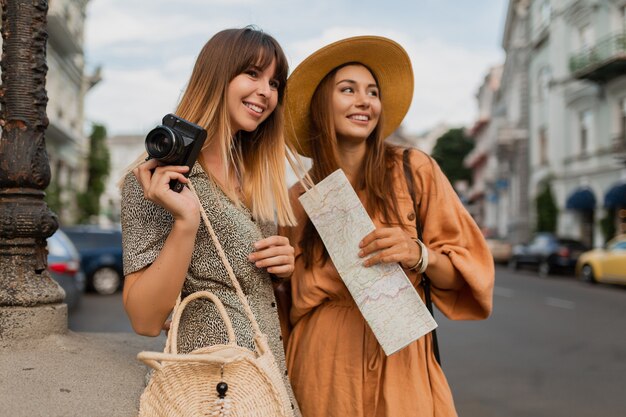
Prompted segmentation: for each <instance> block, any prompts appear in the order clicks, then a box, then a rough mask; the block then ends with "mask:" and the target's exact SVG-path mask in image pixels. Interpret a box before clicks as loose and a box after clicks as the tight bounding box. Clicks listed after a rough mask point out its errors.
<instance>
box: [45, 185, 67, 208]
mask: <svg viewBox="0 0 626 417" xmlns="http://www.w3.org/2000/svg"><path fill="white" fill-rule="evenodd" d="M44 201H45V202H46V204H47V205H48V207H49V208H50V210H52V211H53V212H55V213H57V214H58V213H60V212H61V210H62V208H63V207H62V205H61V189H60V188H59V184H58V183H57V182H56V181H52V182H50V184H49V185H48V188H46V196H45V197H44Z"/></svg>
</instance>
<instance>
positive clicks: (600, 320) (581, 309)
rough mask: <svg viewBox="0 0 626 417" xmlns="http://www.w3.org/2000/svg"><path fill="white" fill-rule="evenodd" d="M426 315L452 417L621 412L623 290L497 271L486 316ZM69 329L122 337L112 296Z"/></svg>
mask: <svg viewBox="0 0 626 417" xmlns="http://www.w3.org/2000/svg"><path fill="white" fill-rule="evenodd" d="M435 316H436V317H435V318H436V319H437V321H438V323H439V325H440V327H439V330H438V332H439V343H440V348H441V355H442V362H443V368H444V370H445V372H446V375H447V376H448V380H449V382H450V385H451V387H452V391H453V393H454V396H455V402H456V404H457V410H458V413H459V416H460V417H504V416H506V417H543V416H545V417H548V416H549V417H589V416H593V415H602V416H606V417H612V416H614V417H619V416H623V415H624V412H625V411H624V410H626V395H624V393H625V391H624V382H625V381H626V331H625V330H626V288H620V287H614V286H607V285H596V286H591V285H588V284H585V283H582V282H579V281H577V280H575V279H574V278H573V277H571V276H551V277H549V278H539V277H538V276H537V275H536V273H535V272H533V271H520V272H512V271H509V270H508V269H506V268H498V269H497V273H496V287H495V294H494V312H493V315H492V317H491V318H490V319H488V320H486V321H481V322H452V321H449V320H447V319H445V318H444V317H443V316H442V315H441V313H438V312H436V313H435ZM70 329H71V330H74V331H82V332H90V331H95V332H124V331H132V330H131V328H130V324H129V323H128V320H127V318H126V315H125V313H124V311H123V308H122V304H121V294H120V293H118V294H116V295H113V296H109V297H106V296H97V295H94V294H86V295H85V296H84V297H83V300H82V305H81V306H80V307H79V309H78V311H77V312H75V313H74V314H73V315H72V316H71V317H70ZM419 400H420V399H419V398H417V397H416V398H415V401H419Z"/></svg>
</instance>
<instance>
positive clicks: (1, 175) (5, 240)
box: [0, 0, 64, 336]
mask: <svg viewBox="0 0 626 417" xmlns="http://www.w3.org/2000/svg"><path fill="white" fill-rule="evenodd" d="M0 4H1V5H2V39H3V44H2V59H1V61H0V67H1V69H2V85H1V86H0V128H1V129H2V137H1V139H0V309H2V307H8V306H21V307H29V306H35V305H42V304H51V303H59V302H61V301H62V300H63V297H64V294H63V290H62V289H61V288H60V287H59V286H58V284H57V283H56V282H55V281H54V280H53V279H52V278H51V277H50V275H49V274H48V272H47V270H46V267H47V251H46V238H48V237H49V236H51V235H52V233H54V231H55V230H56V229H57V228H58V220H57V217H56V215H55V214H54V213H52V212H51V211H50V210H49V208H48V206H47V205H46V203H45V202H44V189H45V188H46V187H47V186H48V184H49V183H50V167H49V165H48V155H47V153H46V147H45V139H44V132H45V130H46V127H47V126H48V119H47V117H46V104H47V102H48V97H47V94H46V89H45V80H46V73H47V71H48V67H47V65H46V41H47V37H48V35H47V33H46V15H47V12H48V2H47V1H45V0H0ZM6 311H8V310H6V309H5V312H6ZM5 324H7V323H5ZM9 324H10V323H9ZM1 333H2V331H1V330H0V336H2V335H1Z"/></svg>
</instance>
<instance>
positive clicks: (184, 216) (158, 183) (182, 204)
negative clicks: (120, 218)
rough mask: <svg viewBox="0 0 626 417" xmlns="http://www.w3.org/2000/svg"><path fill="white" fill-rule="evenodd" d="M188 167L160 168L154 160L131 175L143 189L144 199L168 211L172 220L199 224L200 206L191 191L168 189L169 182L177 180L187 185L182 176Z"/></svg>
mask: <svg viewBox="0 0 626 417" xmlns="http://www.w3.org/2000/svg"><path fill="white" fill-rule="evenodd" d="M188 170H189V167H188V166H184V165H183V166H173V165H166V166H160V165H159V163H158V161H157V160H155V159H149V160H147V161H146V162H144V163H142V164H141V165H139V166H138V167H137V168H135V169H134V170H133V174H134V175H135V178H137V181H138V182H139V184H140V185H141V188H142V189H143V194H144V197H145V198H146V199H148V200H150V201H152V202H153V203H155V204H158V205H159V206H161V207H163V208H164V209H165V210H167V211H169V212H170V213H171V214H172V216H173V217H174V220H182V221H189V222H195V223H196V224H200V205H199V203H198V199H197V198H196V197H195V196H194V194H193V193H192V192H191V190H190V189H189V188H187V187H183V189H182V191H181V192H180V193H177V192H176V191H174V190H172V189H171V188H170V181H172V180H178V181H179V182H181V183H183V184H187V183H188V182H189V179H187V178H186V177H185V176H184V175H183V174H184V173H186V172H187V171H188Z"/></svg>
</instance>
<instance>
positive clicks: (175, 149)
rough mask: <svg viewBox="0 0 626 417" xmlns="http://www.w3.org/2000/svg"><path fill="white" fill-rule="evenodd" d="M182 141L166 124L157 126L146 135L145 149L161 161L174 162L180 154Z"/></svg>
mask: <svg viewBox="0 0 626 417" xmlns="http://www.w3.org/2000/svg"><path fill="white" fill-rule="evenodd" d="M182 147H183V143H182V140H181V139H180V138H179V137H178V135H177V134H176V132H174V131H173V130H171V129H170V128H169V127H167V126H157V127H155V128H154V129H152V130H151V131H150V133H148V135H147V136H146V151H147V152H148V155H150V156H151V157H152V158H154V159H157V160H159V161H161V162H164V163H168V162H174V161H176V159H177V158H178V157H179V156H180V153H181V151H182Z"/></svg>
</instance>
